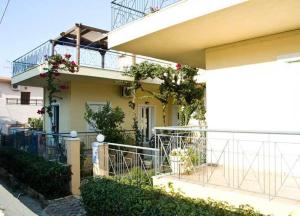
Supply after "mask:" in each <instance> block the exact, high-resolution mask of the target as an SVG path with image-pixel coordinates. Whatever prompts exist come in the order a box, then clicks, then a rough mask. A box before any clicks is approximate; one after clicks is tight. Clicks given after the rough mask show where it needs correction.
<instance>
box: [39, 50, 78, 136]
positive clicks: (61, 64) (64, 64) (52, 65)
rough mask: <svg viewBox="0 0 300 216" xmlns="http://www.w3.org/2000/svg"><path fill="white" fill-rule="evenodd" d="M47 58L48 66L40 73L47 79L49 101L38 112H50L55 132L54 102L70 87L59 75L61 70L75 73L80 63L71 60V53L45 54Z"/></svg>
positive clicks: (46, 63) (52, 128)
mask: <svg viewBox="0 0 300 216" xmlns="http://www.w3.org/2000/svg"><path fill="white" fill-rule="evenodd" d="M45 60H46V62H45V65H46V67H44V68H43V70H44V72H43V73H41V74H40V77H41V78H42V79H45V80H46V90H47V94H48V95H47V98H48V103H47V104H45V106H44V107H42V108H41V109H40V110H38V111H37V113H38V114H41V115H43V114H46V113H47V114H48V116H49V118H50V124H51V130H52V132H53V133H54V132H55V126H56V125H54V122H53V104H55V103H56V102H57V99H62V97H60V96H59V93H61V92H62V91H66V90H68V88H69V87H68V85H67V84H65V83H63V82H62V81H61V80H60V79H59V76H60V75H61V71H68V72H70V73H75V72H76V71H77V70H78V65H77V64H76V62H74V61H71V55H70V54H65V55H64V56H62V55H60V54H55V55H53V56H50V57H48V56H45Z"/></svg>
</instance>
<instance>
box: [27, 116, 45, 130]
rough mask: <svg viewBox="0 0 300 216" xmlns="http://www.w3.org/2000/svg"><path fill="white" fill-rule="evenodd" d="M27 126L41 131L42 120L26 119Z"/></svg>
mask: <svg viewBox="0 0 300 216" xmlns="http://www.w3.org/2000/svg"><path fill="white" fill-rule="evenodd" d="M28 124H29V127H30V128H31V129H35V130H38V131H42V130H43V120H42V119H41V118H28Z"/></svg>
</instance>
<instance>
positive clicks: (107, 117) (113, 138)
mask: <svg viewBox="0 0 300 216" xmlns="http://www.w3.org/2000/svg"><path fill="white" fill-rule="evenodd" d="M124 118H125V114H124V112H123V110H122V109H121V108H120V107H118V106H117V107H116V108H112V107H111V104H110V103H109V102H107V103H106V104H105V105H104V106H103V107H101V108H99V109H98V110H97V111H94V110H93V109H91V108H90V107H89V105H88V104H86V112H85V113H84V119H85V120H86V121H87V122H88V124H89V125H90V126H92V127H93V128H95V130H97V131H100V132H101V133H102V134H103V135H104V136H105V141H106V142H113V143H125V141H126V139H127V137H126V136H125V134H124V133H123V129H122V127H121V125H122V124H123V123H124Z"/></svg>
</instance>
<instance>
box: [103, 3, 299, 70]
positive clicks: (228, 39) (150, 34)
mask: <svg viewBox="0 0 300 216" xmlns="http://www.w3.org/2000/svg"><path fill="white" fill-rule="evenodd" d="M142 2H146V1H142ZM299 7H300V1H295V0H286V1H280V0H269V1H259V0H253V1H247V0H222V1H217V0H214V1H207V0H182V1H178V2H177V3H176V4H173V5H171V6H169V7H167V8H163V9H161V10H159V11H158V12H155V13H152V14H149V15H147V16H145V17H144V18H142V19H138V20H136V21H134V22H131V23H128V24H127V25H126V26H123V27H120V28H116V29H114V30H113V31H111V32H109V33H108V48H110V49H114V50H118V51H123V52H129V53H135V54H138V55H143V56H150V57H153V58H157V59H163V60H166V61H172V62H178V63H181V64H188V65H191V66H195V67H199V68H203V69H209V67H207V65H206V51H207V50H208V49H210V48H212V47H217V46H223V45H225V44H231V43H236V42H239V41H244V40H250V39H254V38H258V37H265V36H269V35H273V34H278V33H282V32H288V31H292V30H295V29H299V27H300V24H299V18H300V15H299V14H300V13H299V10H298V9H299ZM120 11H121V12H122V10H120ZM287 11H288V13H287ZM121 12H119V13H120V14H122V13H121ZM115 13H116V12H115ZM245 14H246V15H247V16H245ZM120 16H121V15H120ZM113 17H114V18H113V20H115V21H114V22H120V23H121V21H122V19H125V21H123V22H124V23H126V22H129V21H130V19H131V20H133V19H134V18H131V17H130V16H129V15H128V17H126V15H124V17H123V18H117V17H118V16H117V15H113ZM135 19H136V18H135ZM119 20H121V21H119ZM270 23H276V25H270ZM118 25H119V26H120V24H118V23H117V24H116V26H118Z"/></svg>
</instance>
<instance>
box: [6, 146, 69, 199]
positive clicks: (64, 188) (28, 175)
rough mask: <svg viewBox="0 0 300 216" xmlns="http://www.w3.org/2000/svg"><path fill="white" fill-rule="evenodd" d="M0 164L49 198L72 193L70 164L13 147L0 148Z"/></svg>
mask: <svg viewBox="0 0 300 216" xmlns="http://www.w3.org/2000/svg"><path fill="white" fill-rule="evenodd" d="M0 166H1V167H3V168H4V169H6V170H7V171H8V172H9V173H11V174H12V175H13V176H15V177H16V178H17V179H18V180H20V181H21V182H22V183H24V184H26V185H28V186H29V187H31V188H32V189H34V190H36V191H37V192H39V193H41V194H43V195H44V196H45V197H46V198H47V199H55V198H59V197H63V196H66V195H69V194H70V187H69V184H70V180H71V169H70V166H67V165H63V164H60V163H57V162H52V161H46V160H45V159H44V158H42V157H39V156H36V155H32V154H30V153H27V152H23V151H19V150H16V149H13V148H0Z"/></svg>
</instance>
